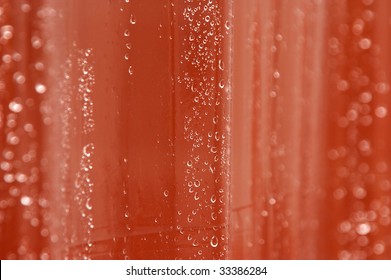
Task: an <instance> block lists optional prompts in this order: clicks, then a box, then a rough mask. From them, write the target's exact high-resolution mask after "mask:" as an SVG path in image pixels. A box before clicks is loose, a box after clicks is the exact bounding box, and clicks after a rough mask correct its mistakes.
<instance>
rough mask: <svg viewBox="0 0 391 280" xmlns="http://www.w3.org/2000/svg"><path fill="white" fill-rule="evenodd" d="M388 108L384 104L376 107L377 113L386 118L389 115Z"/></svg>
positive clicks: (379, 116) (378, 115) (377, 115)
mask: <svg viewBox="0 0 391 280" xmlns="http://www.w3.org/2000/svg"><path fill="white" fill-rule="evenodd" d="M387 113H388V110H387V108H386V107H384V106H379V107H377V108H376V109H375V115H376V117H378V118H385V117H386V116H387Z"/></svg>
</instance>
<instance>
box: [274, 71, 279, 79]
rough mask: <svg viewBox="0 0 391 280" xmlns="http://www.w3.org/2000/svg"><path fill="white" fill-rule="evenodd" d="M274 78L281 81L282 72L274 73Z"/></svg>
mask: <svg viewBox="0 0 391 280" xmlns="http://www.w3.org/2000/svg"><path fill="white" fill-rule="evenodd" d="M273 77H274V79H279V78H280V72H278V71H277V70H276V71H274V73H273Z"/></svg>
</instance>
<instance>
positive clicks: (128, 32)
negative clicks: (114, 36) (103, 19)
mask: <svg viewBox="0 0 391 280" xmlns="http://www.w3.org/2000/svg"><path fill="white" fill-rule="evenodd" d="M124 36H125V37H129V36H130V31H129V29H126V30H125V31H124Z"/></svg>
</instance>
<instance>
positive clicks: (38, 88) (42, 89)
mask: <svg viewBox="0 0 391 280" xmlns="http://www.w3.org/2000/svg"><path fill="white" fill-rule="evenodd" d="M35 91H36V92H37V93H39V94H43V93H45V92H46V86H45V85H43V84H41V83H37V84H36V85H35Z"/></svg>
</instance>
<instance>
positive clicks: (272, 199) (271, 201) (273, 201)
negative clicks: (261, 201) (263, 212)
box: [269, 197, 277, 205]
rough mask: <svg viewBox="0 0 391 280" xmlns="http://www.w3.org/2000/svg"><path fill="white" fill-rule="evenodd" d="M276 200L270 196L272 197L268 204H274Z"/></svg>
mask: <svg viewBox="0 0 391 280" xmlns="http://www.w3.org/2000/svg"><path fill="white" fill-rule="evenodd" d="M276 202H277V201H276V199H275V198H274V197H272V198H270V199H269V204H270V205H274V204H276Z"/></svg>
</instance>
